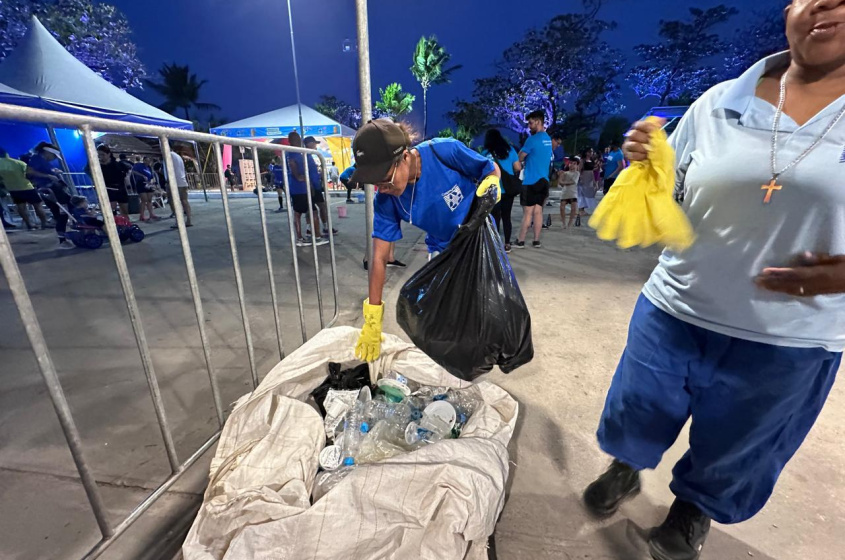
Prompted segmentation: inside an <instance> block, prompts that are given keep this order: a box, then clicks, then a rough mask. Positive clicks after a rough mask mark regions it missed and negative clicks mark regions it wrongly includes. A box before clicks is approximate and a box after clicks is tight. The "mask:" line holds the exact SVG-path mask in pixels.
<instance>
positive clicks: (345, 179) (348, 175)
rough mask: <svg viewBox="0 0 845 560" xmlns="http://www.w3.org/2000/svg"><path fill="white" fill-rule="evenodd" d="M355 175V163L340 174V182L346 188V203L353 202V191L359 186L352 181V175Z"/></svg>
mask: <svg viewBox="0 0 845 560" xmlns="http://www.w3.org/2000/svg"><path fill="white" fill-rule="evenodd" d="M353 173H355V164H354V163H353V164H352V165H350V166H349V167H347V168H346V169H344V170H343V173H341V174H340V182H341V183H342V184H343V186H344V187H346V202H347V203H350V202H352V191H354V190H355V187H356V186H357V185H356V184H355V183H353V182H352V181H350V179H352V174H353Z"/></svg>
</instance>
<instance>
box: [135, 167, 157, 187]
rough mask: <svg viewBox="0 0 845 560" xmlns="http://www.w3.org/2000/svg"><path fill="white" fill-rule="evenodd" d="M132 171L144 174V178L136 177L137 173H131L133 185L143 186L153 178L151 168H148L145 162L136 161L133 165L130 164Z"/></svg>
mask: <svg viewBox="0 0 845 560" xmlns="http://www.w3.org/2000/svg"><path fill="white" fill-rule="evenodd" d="M132 171H137V172H138V173H140V174H141V175H143V176H144V178H143V179H142V178H141V177H138V176H137V175H135V174H134V173H133V174H132V181H133V183H134V184H135V185H141V186H144V185H146V184H147V183H149V182H150V181H152V180H153V170H152V169H150V168H149V167H148V166H147V164H146V163H143V162H138V163H136V164H135V165H133V166H132Z"/></svg>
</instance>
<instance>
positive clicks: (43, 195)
mask: <svg viewBox="0 0 845 560" xmlns="http://www.w3.org/2000/svg"><path fill="white" fill-rule="evenodd" d="M171 154H172V163H173V168H174V171H175V173H176V187H177V189H178V192H179V198H180V200H181V202H182V207H183V211H184V213H185V217H186V220H185V225H186V226H188V227H190V226H192V225H193V223H192V220H191V217H192V213H191V206H190V203H189V202H188V186H189V184H188V179H187V173H186V171H185V159H186V158H188V159H192V158H191V156H190V155H189V151H188V150H186V149H181V148H180V147H176V148H174V149H173V151H172V152H171ZM97 157H98V159H99V163H100V168H101V170H102V173H103V179H104V181H105V185H106V191H107V193H108V197H109V202H110V203H111V206H112V210H113V212H114V213H115V215H121V216H125V217H127V218H129V217H130V215H129V214H130V211H129V196H130V193H132V194H137V195H138V201H139V216H138V220H139V221H141V222H146V223H150V222H157V221H159V220H161V219H162V218H161V217H160V216H158V215H156V213H155V210H156V209H160V208H163V207H164V204H165V200H167V201H169V204H170V209H171V215H170V217H171V218H173V217H175V209H174V205H173V200H172V199H171V197H170V196H169V191H168V177H167V166H166V165H164V164H163V162H162V161H161V159H160V158H156V159H154V158H152V157H149V156H140V155H131V156H130V155H129V154H126V153H122V154H120V155H119V156H118V157H115V156H114V154H113V153H112V150H111V149H110V148H109V147H108V146H107V145H105V144H103V145H100V146H98V147H97ZM61 158H62V154H61V151H60V150H59V148H58V147H57V146H55V145H53V144H50V143H48V142H41V143H39V144H38V145H36V146H35V147H34V148H33V149H32V150H30V151H29V152H27V153H26V154H23V155H21V156H20V157H19V158H13V157H12V156H11V155H10V154H9V153H8V152H7V151H6V150H5V149H3V148H2V147H0V218H2V222H3V227H4V228H5V229H6V230H14V229H18V226H17V225H16V224H14V223H13V221H12V219H11V216H10V215H9V212H8V208H7V204H6V203H5V201H4V199H5V198H6V197H7V196H8V197H10V198H11V201H12V203H13V204H14V206H15V210H16V212H17V214H18V216H19V217H20V219H21V222H22V224H23V226H24V227H26V229H27V230H34V229H39V228H40V229H49V228H55V230H56V235H57V238H58V247H59V248H60V249H71V248H73V247H74V246H73V244H72V243H70V242H68V240H67V237H66V232H67V226H68V222H69V221H70V220H71V219H73V215H74V210H75V208H76V207H77V206H78V205H74V204H73V203H72V196H73V192H72V190H73V189H72V187H71V184H70V180H69V178H68V177H67V176H66V175H65V174H64V171H63V168H62V165H61V163H62V162H61ZM85 171H86V173H87V174H88V175H89V176H91V175H92V170H91V168H90V166H86V169H85ZM45 206H46V208H47V209H48V210H49V212H50V215H51V216H50V217H48V216H47V214H46V213H45V211H44V207H45ZM30 210H31V211H32V213H30ZM32 214H34V215H35V217H36V218H37V219H38V222H39V223H38V224H36V223H35V222H34V221H33V219H32ZM172 227H173V228H176V227H177V226H175V225H174V226H172Z"/></svg>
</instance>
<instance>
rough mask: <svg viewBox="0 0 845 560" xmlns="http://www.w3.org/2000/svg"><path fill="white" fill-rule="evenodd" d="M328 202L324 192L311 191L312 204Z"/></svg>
mask: <svg viewBox="0 0 845 560" xmlns="http://www.w3.org/2000/svg"><path fill="white" fill-rule="evenodd" d="M325 201H326V197H325V196H324V195H323V191H318V190H314V189H311V202H313V203H314V204H322V203H324V202H325Z"/></svg>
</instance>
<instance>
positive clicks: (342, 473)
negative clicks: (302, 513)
mask: <svg viewBox="0 0 845 560" xmlns="http://www.w3.org/2000/svg"><path fill="white" fill-rule="evenodd" d="M354 470H355V469H354V468H353V467H340V468H339V469H337V470H334V471H327V472H323V473H320V474H318V475H317V478H316V479H315V480H314V490H313V492H312V494H313V497H314V501H315V502H316V501H317V500H319V499H320V498H322V497H323V496H325V495H326V494H328V493H329V492H330V491H331V489H332V488H334V487H335V486H337V485H338V484H340V482H341V481H342V480H343V479H344V478H346V477H347V476H349V475H350V474H352V471H354Z"/></svg>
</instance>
